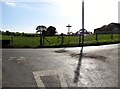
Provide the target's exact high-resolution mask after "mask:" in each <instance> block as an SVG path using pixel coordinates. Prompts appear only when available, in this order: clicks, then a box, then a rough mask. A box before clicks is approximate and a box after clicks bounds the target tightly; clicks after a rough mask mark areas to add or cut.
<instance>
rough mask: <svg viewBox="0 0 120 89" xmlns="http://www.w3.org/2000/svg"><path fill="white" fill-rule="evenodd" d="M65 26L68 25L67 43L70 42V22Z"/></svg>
mask: <svg viewBox="0 0 120 89" xmlns="http://www.w3.org/2000/svg"><path fill="white" fill-rule="evenodd" d="M66 27H68V43H69V42H70V27H72V26H70V24H68V26H66Z"/></svg>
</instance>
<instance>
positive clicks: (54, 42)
mask: <svg viewBox="0 0 120 89" xmlns="http://www.w3.org/2000/svg"><path fill="white" fill-rule="evenodd" d="M0 38H1V40H11V43H10V45H9V46H10V47H16V48H21V47H33V48H34V47H39V45H40V38H39V37H26V36H7V35H2V36H1V35H0ZM45 38H46V39H47V40H46V39H45V40H44V45H43V46H42V47H55V46H62V47H64V46H78V45H80V44H81V43H79V36H64V39H63V43H62V39H61V37H60V36H50V37H45ZM97 38H98V40H96V35H89V36H85V38H84V43H85V45H99V44H107V43H108V44H109V43H119V42H120V39H119V38H120V34H113V39H112V38H111V34H102V35H100V34H99V35H98V36H97ZM48 41H49V42H48Z"/></svg>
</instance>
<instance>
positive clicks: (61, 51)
mask: <svg viewBox="0 0 120 89" xmlns="http://www.w3.org/2000/svg"><path fill="white" fill-rule="evenodd" d="M55 52H56V53H65V52H68V51H67V50H64V49H62V50H57V51H55Z"/></svg>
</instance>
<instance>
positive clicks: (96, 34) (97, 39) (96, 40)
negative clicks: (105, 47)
mask: <svg viewBox="0 0 120 89" xmlns="http://www.w3.org/2000/svg"><path fill="white" fill-rule="evenodd" d="M96 41H97V42H98V34H97V33H96Z"/></svg>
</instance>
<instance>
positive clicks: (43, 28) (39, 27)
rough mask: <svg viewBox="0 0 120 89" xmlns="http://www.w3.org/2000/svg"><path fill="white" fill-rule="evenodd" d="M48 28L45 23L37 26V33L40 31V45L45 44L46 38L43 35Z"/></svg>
mask: <svg viewBox="0 0 120 89" xmlns="http://www.w3.org/2000/svg"><path fill="white" fill-rule="evenodd" d="M46 29H47V27H45V26H43V25H39V26H37V28H36V30H37V31H36V33H38V32H40V46H42V45H43V43H44V42H43V41H44V39H43V37H42V32H43V31H46Z"/></svg>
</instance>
